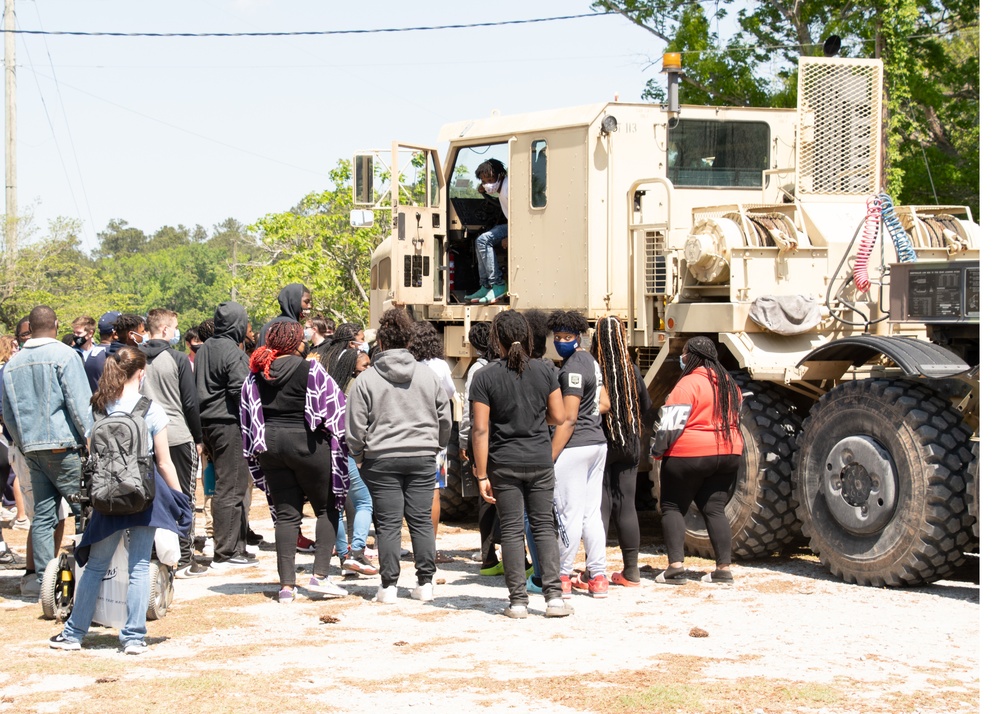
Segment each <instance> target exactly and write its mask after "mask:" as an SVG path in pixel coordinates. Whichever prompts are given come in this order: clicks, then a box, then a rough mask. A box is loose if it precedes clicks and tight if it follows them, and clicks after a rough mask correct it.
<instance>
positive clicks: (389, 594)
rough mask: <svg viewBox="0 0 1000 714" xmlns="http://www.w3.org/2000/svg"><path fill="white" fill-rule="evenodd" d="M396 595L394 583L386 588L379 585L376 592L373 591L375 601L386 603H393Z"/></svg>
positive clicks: (396, 597)
mask: <svg viewBox="0 0 1000 714" xmlns="http://www.w3.org/2000/svg"><path fill="white" fill-rule="evenodd" d="M398 597H399V596H398V593H397V591H396V586H395V585H390V586H389V587H387V588H384V587H382V586H381V585H379V588H378V592H376V593H375V602H381V603H385V604H386V605H395V604H396V600H397V599H398Z"/></svg>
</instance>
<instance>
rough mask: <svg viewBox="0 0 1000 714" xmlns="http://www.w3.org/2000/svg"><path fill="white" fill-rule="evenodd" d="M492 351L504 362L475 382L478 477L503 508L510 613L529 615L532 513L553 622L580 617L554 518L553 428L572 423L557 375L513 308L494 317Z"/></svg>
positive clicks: (482, 489)
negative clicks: (527, 535) (562, 573)
mask: <svg viewBox="0 0 1000 714" xmlns="http://www.w3.org/2000/svg"><path fill="white" fill-rule="evenodd" d="M490 348H491V350H492V351H493V352H494V353H495V354H497V355H499V356H500V359H499V360H497V361H495V362H491V363H490V364H489V365H487V366H486V367H483V368H482V369H481V370H480V371H479V372H478V373H477V374H476V379H475V380H474V381H473V382H472V387H471V389H470V391H469V399H470V401H471V402H472V451H473V454H474V456H475V467H474V471H473V473H474V474H475V476H476V479H477V480H478V481H479V495H480V496H482V498H483V500H484V501H486V502H487V503H495V504H496V506H497V514H498V516H499V518H500V543H501V547H502V548H503V557H504V578H505V579H506V581H507V591H508V595H509V599H510V605H509V606H508V607H507V608H506V609H505V610H504V612H503V614H504V615H506V616H507V617H510V618H513V619H523V618H525V617H527V616H528V591H527V589H526V579H525V570H524V568H525V562H524V513H525V510H527V513H528V520H529V522H530V523H531V529H532V531H533V532H534V537H535V544H536V547H537V550H538V559H537V561H536V562H537V564H538V565H540V567H541V571H542V594H543V595H544V597H545V602H546V609H545V616H546V617H565V616H566V615H569V614H570V613H571V612H572V609H571V608H570V607H569V605H568V604H567V603H566V602H565V601H564V600H563V597H562V585H561V583H560V581H559V548H558V546H557V545H556V529H555V522H554V521H553V518H552V494H553V490H554V488H555V470H554V469H553V462H552V441H551V438H550V436H549V430H548V425H552V426H558V425H560V424H562V423H563V421H564V419H565V409H564V408H563V399H562V393H561V392H560V390H559V381H558V378H557V377H556V374H555V373H554V372H553V371H552V370H551V369H549V368H548V367H546V366H545V365H543V364H542V362H541V361H540V360H537V359H531V357H530V355H531V330H530V329H529V327H528V322H527V320H525V319H524V316H523V315H520V314H518V313H517V312H515V311H513V310H508V311H505V312H501V313H500V314H499V315H497V316H496V317H495V318H493V326H492V329H491V331H490Z"/></svg>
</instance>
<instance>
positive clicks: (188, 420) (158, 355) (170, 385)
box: [139, 340, 201, 446]
mask: <svg viewBox="0 0 1000 714" xmlns="http://www.w3.org/2000/svg"><path fill="white" fill-rule="evenodd" d="M139 349H140V350H141V351H142V352H143V354H145V355H146V379H145V381H144V382H143V383H142V393H143V394H144V395H145V396H147V397H149V398H150V399H151V400H153V401H154V402H156V403H157V404H159V405H160V406H161V407H163V411H165V412H166V413H167V418H168V419H169V420H170V422H169V424H168V425H167V439H168V442H169V445H170V446H178V445H180V444H187V443H190V442H192V441H193V442H195V443H201V414H200V412H199V407H198V389H197V387H195V383H194V373H193V372H192V371H191V367H190V366H189V365H190V363H189V362H188V358H187V357H185V356H184V353H182V352H178V351H177V350H172V349H170V343H169V342H167V341H166V340H150V341H149V342H147V343H146V344H144V345H141V346H140V347H139Z"/></svg>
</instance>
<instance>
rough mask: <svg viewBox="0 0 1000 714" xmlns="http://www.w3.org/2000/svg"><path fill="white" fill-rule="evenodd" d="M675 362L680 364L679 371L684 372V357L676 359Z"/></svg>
mask: <svg viewBox="0 0 1000 714" xmlns="http://www.w3.org/2000/svg"><path fill="white" fill-rule="evenodd" d="M677 361H678V362H680V363H681V371H682V372H683V371H684V355H681V356H680V357H678V358H677Z"/></svg>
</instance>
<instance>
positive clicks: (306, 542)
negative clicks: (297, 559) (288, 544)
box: [295, 533, 316, 553]
mask: <svg viewBox="0 0 1000 714" xmlns="http://www.w3.org/2000/svg"><path fill="white" fill-rule="evenodd" d="M295 549H296V550H297V551H299V552H300V553H315V552H316V541H314V540H310V539H308V538H306V537H305V536H304V535H302V534H301V533H299V539H298V541H297V542H296V543H295Z"/></svg>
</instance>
